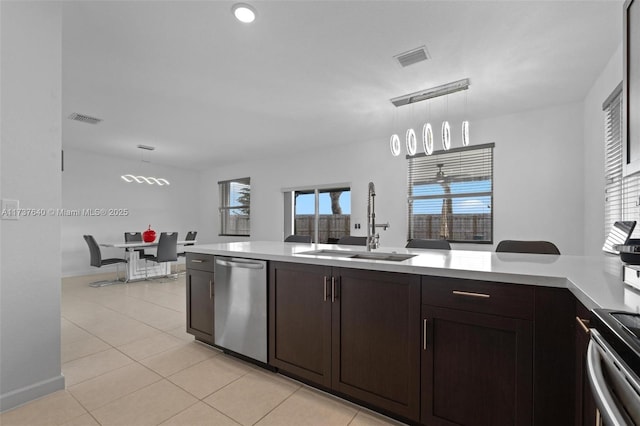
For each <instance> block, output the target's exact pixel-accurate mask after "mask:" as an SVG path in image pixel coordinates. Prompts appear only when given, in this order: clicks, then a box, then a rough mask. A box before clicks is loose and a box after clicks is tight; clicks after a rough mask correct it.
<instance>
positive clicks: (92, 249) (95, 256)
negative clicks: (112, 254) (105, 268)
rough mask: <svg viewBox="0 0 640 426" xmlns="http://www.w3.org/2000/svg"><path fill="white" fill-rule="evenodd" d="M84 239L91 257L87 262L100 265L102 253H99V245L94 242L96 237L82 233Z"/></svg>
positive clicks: (96, 265) (97, 266)
mask: <svg viewBox="0 0 640 426" xmlns="http://www.w3.org/2000/svg"><path fill="white" fill-rule="evenodd" d="M83 237H84V240H85V241H86V242H87V245H88V246H89V254H90V255H91V259H90V260H89V264H90V265H91V266H95V267H96V268H99V267H101V266H102V254H101V253H100V246H99V245H98V243H97V242H96V239H95V238H93V235H83Z"/></svg>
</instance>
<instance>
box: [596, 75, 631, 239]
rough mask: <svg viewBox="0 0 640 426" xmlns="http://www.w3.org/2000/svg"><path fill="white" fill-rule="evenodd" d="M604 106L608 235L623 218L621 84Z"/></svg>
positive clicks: (605, 211)
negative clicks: (613, 226)
mask: <svg viewBox="0 0 640 426" xmlns="http://www.w3.org/2000/svg"><path fill="white" fill-rule="evenodd" d="M602 108H603V110H604V129H605V141H604V142H605V160H604V178H605V186H604V235H605V237H606V236H607V235H608V234H609V231H610V230H611V226H612V225H613V223H614V222H616V221H618V220H623V203H624V197H623V193H624V192H623V179H622V161H623V155H622V86H621V85H620V86H618V87H617V88H616V89H615V90H614V91H613V93H611V95H609V97H608V98H607V100H605V102H604V103H603V105H602ZM628 207H630V206H627V208H628Z"/></svg>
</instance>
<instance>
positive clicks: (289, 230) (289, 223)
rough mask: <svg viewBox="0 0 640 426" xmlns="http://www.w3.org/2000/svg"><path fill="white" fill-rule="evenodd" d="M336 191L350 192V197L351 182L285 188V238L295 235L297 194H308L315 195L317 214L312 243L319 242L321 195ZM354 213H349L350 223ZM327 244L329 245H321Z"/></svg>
mask: <svg viewBox="0 0 640 426" xmlns="http://www.w3.org/2000/svg"><path fill="white" fill-rule="evenodd" d="M334 191H342V192H347V191H348V192H349V194H350V195H349V197H350V198H351V195H352V193H353V188H352V185H351V183H350V182H342V183H333V184H323V185H308V186H300V187H293V188H283V189H282V192H283V194H284V219H285V220H284V230H285V232H284V233H285V237H286V236H287V235H291V234H294V233H295V226H296V224H295V220H296V219H295V216H296V193H306V194H314V197H315V201H314V203H315V213H314V216H315V217H314V225H313V226H314V232H313V235H312V236H311V238H312V241H317V240H318V238H319V235H320V231H319V225H320V216H321V214H320V199H319V197H320V194H322V193H329V192H334ZM352 215H353V213H352V212H350V213H349V221H351V216H352ZM351 226H352V224H351V222H350V225H349V230H351ZM321 244H327V243H321Z"/></svg>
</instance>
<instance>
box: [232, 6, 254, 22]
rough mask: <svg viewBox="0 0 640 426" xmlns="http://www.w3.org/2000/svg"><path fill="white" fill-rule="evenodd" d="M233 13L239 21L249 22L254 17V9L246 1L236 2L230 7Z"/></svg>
mask: <svg viewBox="0 0 640 426" xmlns="http://www.w3.org/2000/svg"><path fill="white" fill-rule="evenodd" d="M231 11H232V12H233V15H234V16H235V17H236V19H237V20H238V21H240V22H244V23H245V24H249V23H251V22H253V21H254V20H255V19H256V11H255V9H254V8H253V6H251V5H248V4H246V3H236V4H234V5H233V7H232V8H231Z"/></svg>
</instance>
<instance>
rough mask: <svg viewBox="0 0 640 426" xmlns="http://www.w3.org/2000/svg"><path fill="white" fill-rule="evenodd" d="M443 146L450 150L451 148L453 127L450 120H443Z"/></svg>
mask: <svg viewBox="0 0 640 426" xmlns="http://www.w3.org/2000/svg"><path fill="white" fill-rule="evenodd" d="M442 148H444V150H445V151H448V150H449V148H451V127H449V122H448V121H443V122H442Z"/></svg>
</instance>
